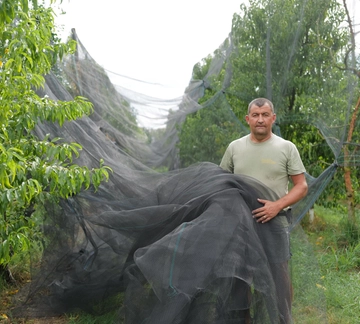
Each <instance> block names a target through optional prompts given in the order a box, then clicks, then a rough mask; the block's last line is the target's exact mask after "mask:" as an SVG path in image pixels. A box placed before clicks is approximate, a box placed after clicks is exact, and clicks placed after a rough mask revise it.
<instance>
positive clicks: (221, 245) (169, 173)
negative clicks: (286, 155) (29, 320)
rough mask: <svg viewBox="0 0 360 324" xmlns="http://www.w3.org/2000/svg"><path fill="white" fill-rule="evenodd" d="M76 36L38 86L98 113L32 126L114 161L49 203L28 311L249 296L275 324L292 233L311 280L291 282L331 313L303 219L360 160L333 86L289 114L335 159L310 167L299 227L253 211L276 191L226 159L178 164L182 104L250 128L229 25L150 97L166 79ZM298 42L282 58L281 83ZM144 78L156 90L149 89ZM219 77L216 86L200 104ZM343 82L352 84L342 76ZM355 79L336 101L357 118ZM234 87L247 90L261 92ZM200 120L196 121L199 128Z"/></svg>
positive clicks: (189, 307) (163, 312)
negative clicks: (114, 66)
mask: <svg viewBox="0 0 360 324" xmlns="http://www.w3.org/2000/svg"><path fill="white" fill-rule="evenodd" d="M300 23H301V22H300ZM299 28H300V27H299ZM72 37H73V38H74V39H75V40H76V41H77V43H78V47H77V52H76V54H75V55H73V56H69V57H66V58H65V60H64V61H63V62H62V63H59V64H58V66H57V67H56V69H54V73H52V74H50V75H47V76H46V84H45V88H44V89H39V90H38V93H39V95H41V96H45V95H46V96H49V97H51V98H53V99H54V100H71V98H73V97H74V96H76V95H81V96H84V97H86V98H88V99H89V100H90V101H91V102H92V103H93V105H94V112H93V113H92V114H91V115H90V116H89V117H84V118H82V119H81V120H78V121H75V122H71V123H65V125H64V126H63V127H61V128H60V127H58V125H56V124H50V123H48V124H41V125H39V126H38V127H37V129H36V135H37V136H39V137H40V138H43V137H44V136H45V135H46V134H50V139H51V138H54V137H61V138H63V139H64V140H65V141H68V142H77V143H79V144H81V145H82V147H83V150H82V152H81V155H80V157H79V158H78V159H77V160H76V163H78V164H80V165H86V166H88V167H90V168H91V167H97V166H98V165H99V161H100V159H103V160H104V161H105V164H106V165H108V166H110V167H111V168H112V170H113V172H112V173H111V176H110V180H109V181H108V182H107V183H104V184H103V185H102V186H101V187H100V188H99V190H98V191H96V192H94V191H92V190H88V191H84V192H82V193H81V194H79V195H77V196H74V197H71V198H70V199H68V200H62V201H61V202H60V204H59V205H57V204H51V203H50V202H49V203H47V204H46V206H45V208H46V215H47V216H46V219H45V221H44V225H43V230H44V233H45V246H46V247H45V250H44V253H43V257H42V260H41V264H40V265H38V264H36V266H35V267H34V269H33V280H32V282H31V284H30V285H29V287H28V289H29V292H28V294H27V298H26V300H25V301H24V304H23V305H21V306H19V308H18V311H19V313H20V314H26V315H27V316H32V315H33V316H39V315H40V316H47V315H51V314H62V313H64V312H71V311H74V310H78V309H82V310H85V311H87V312H91V313H97V314H102V313H104V312H112V311H119V312H118V316H117V319H116V321H119V322H124V323H154V324H155V323H156V324H157V323H208V324H210V323H242V322H244V323H245V317H246V315H244V314H245V313H244V312H242V311H243V310H246V309H250V316H251V318H252V321H253V323H279V322H280V321H281V318H282V317H283V313H282V310H281V307H279V305H278V304H277V302H276V296H277V294H276V287H277V289H280V288H281V285H283V284H284V278H280V279H276V278H274V276H273V275H272V272H271V267H272V266H273V265H275V266H276V265H281V264H284V262H285V263H286V261H287V260H288V259H289V256H290V251H289V250H287V249H286V247H288V241H289V235H290V233H291V240H292V241H293V243H292V244H291V246H292V253H293V257H292V259H291V260H292V261H291V268H292V270H291V273H292V276H293V277H294V278H296V279H297V280H299V281H300V282H301V284H300V286H298V288H297V289H298V290H295V291H294V313H295V315H296V308H297V305H298V304H301V307H308V309H310V308H311V309H313V310H314V311H313V314H312V316H313V318H314V317H316V321H317V322H320V323H324V322H326V315H325V303H324V297H323V295H322V292H321V290H319V289H316V282H317V281H318V280H319V273H318V271H317V267H316V262H315V261H314V257H313V255H312V253H311V249H310V250H309V248H308V246H307V244H306V238H305V237H304V234H303V232H302V231H301V228H300V227H299V226H297V225H298V224H299V222H300V220H301V219H302V218H303V217H304V215H305V214H306V212H307V211H308V209H309V208H310V207H311V206H312V205H313V204H314V202H315V201H316V199H317V198H318V197H319V196H320V194H321V193H322V192H323V190H324V188H325V187H326V186H327V184H328V183H329V182H330V180H331V179H332V177H333V176H334V173H335V170H336V168H337V167H338V166H339V165H341V166H343V165H345V164H347V165H351V166H356V165H359V161H360V159H359V155H358V153H357V151H356V150H354V151H353V154H352V155H351V158H348V157H347V155H345V154H344V143H345V142H346V141H345V134H346V130H347V122H346V119H341V118H336V116H333V115H332V113H331V111H330V110H328V106H327V105H326V103H327V101H326V100H325V99H324V98H321V99H322V100H323V101H324V102H323V104H320V103H319V106H318V107H316V108H317V110H316V112H314V114H308V115H306V114H305V116H304V114H299V115H294V116H293V119H292V120H291V122H293V123H294V122H295V123H297V122H304V120H305V123H307V124H311V125H313V126H314V127H315V128H316V129H318V130H319V131H320V132H321V134H322V136H323V137H324V139H325V141H326V143H327V144H328V146H329V148H330V151H332V152H333V155H334V159H333V161H334V163H332V164H331V165H329V167H328V168H327V169H325V170H324V171H323V172H322V173H321V174H320V175H319V176H317V177H314V176H311V175H310V174H308V175H307V179H308V183H309V194H308V196H307V197H306V198H305V199H303V200H302V201H301V202H299V203H298V204H296V205H295V206H293V218H292V219H291V220H289V221H290V222H289V223H290V226H289V227H286V226H285V227H284V224H286V222H284V218H283V217H284V216H280V217H277V218H275V219H274V221H272V222H269V223H266V224H258V223H257V222H255V221H254V220H253V218H252V215H251V210H253V209H255V208H257V207H258V202H257V200H256V199H257V198H258V197H262V198H265V199H269V200H274V199H276V196H275V194H274V193H273V192H272V190H271V189H270V188H266V187H264V186H263V185H262V184H261V183H259V182H257V181H255V180H254V179H251V178H249V177H246V176H236V175H232V174H229V173H227V172H225V171H223V170H221V169H220V168H219V167H218V163H219V162H220V161H217V162H216V161H196V162H195V163H193V164H192V165H190V166H188V167H181V164H180V159H179V149H178V146H177V144H178V141H179V132H180V131H181V127H182V125H183V123H184V121H185V119H186V116H187V115H189V114H193V113H196V112H198V111H200V110H206V109H217V111H218V116H219V120H220V122H222V123H223V122H229V123H230V124H231V125H232V126H231V127H233V131H234V132H237V133H238V135H239V136H240V135H241V134H245V133H247V132H248V128H247V126H246V125H244V124H243V123H242V122H241V121H240V120H239V118H238V117H237V116H236V115H235V114H234V113H233V111H232V109H231V95H232V94H233V91H234V90H233V89H232V84H231V79H232V78H233V77H234V75H235V74H236V73H237V67H236V61H233V60H232V59H231V58H232V57H233V55H234V53H237V51H239V49H238V48H237V47H236V41H235V40H236V37H238V35H234V34H233V33H230V34H229V36H228V38H226V40H225V41H224V43H223V44H221V46H220V47H219V48H218V49H217V50H216V51H215V52H214V53H213V54H212V61H211V65H210V66H209V68H208V70H207V73H206V75H204V76H203V78H202V79H194V78H193V79H191V80H190V82H189V85H188V87H187V88H186V90H185V93H184V94H183V95H182V96H181V97H179V98H172V99H163V98H156V97H153V96H151V93H156V92H158V91H159V88H160V89H161V88H162V86H161V85H158V84H149V83H146V82H144V81H139V80H134V79H131V78H129V77H126V76H123V75H121V74H116V73H113V72H111V71H105V70H104V69H103V68H101V67H100V66H99V65H98V64H97V63H96V62H95V61H94V60H93V59H92V58H91V56H90V54H89V53H88V52H87V51H86V49H85V47H84V46H83V45H82V43H81V41H80V40H79V38H78V37H77V35H76V32H75V30H73V31H72ZM268 46H270V45H269V44H268ZM294 50H296V49H289V52H290V53H286V55H285V56H286V57H287V58H288V60H285V59H284V62H279V64H283V71H284V76H283V78H284V83H286V75H285V74H286V73H291V68H292V67H291V63H292V60H291V56H292V53H291V51H294ZM269 55H270V54H269ZM269 62H270V61H267V63H268V64H269ZM224 67H225V69H224ZM268 68H270V69H271V66H268ZM224 71H225V72H224ZM220 73H225V75H224V76H223V77H222V79H221V80H222V83H221V86H220V87H218V88H216V87H215V86H213V80H215V79H216V76H218V75H219V74H220ZM352 80H353V79H351V78H350V77H349V83H348V85H347V86H346V87H347V89H350V88H351V87H354V86H355V85H354V83H353V82H352ZM266 82H267V89H268V94H269V95H271V97H273V101H274V104H275V107H278V106H280V107H281V102H278V101H279V100H280V99H277V95H278V93H275V94H272V92H276V91H279V93H281V89H280V90H277V89H271V81H269V80H267V81H266ZM144 87H147V90H146V93H141V92H140V91H139V89H141V88H144ZM209 88H211V89H212V90H213V95H212V96H211V97H210V98H208V99H207V100H206V101H202V103H199V102H201V99H202V98H203V96H204V94H205V92H206V91H205V90H206V89H209ZM270 89H271V91H270ZM339 91H341V92H343V91H344V88H341V87H340V86H339ZM347 91H349V97H348V102H345V103H344V102H340V103H339V102H334V103H333V104H334V105H335V104H336V105H338V106H339V107H342V112H343V116H347V118H349V116H350V111H351V107H352V102H353V101H352V100H353V97H351V96H352V95H353V94H354V93H353V92H352V91H351V90H347ZM237 95H238V96H240V97H241V99H242V100H244V101H247V102H249V101H250V100H251V99H252V98H248V97H247V96H248V95H247V94H241V93H240V94H239V93H238V94H237ZM335 96H336V93H335V94H334V97H335ZM229 98H230V99H229ZM337 111H339V109H338V110H337ZM277 116H278V125H277V128H276V129H275V131H276V132H277V133H278V134H279V135H281V131H280V129H281V125H282V123H289V120H287V119H286V118H289V117H285V115H282V111H281V109H280V110H279V111H277ZM204 127H206V125H205V126H204ZM204 133H205V129H199V137H202V136H204ZM353 144H354V146H356V144H355V143H353ZM284 247H285V248H284ZM297 252H299V253H307V254H308V258H307V260H308V263H306V264H304V263H303V264H299V263H297V256H296V253H297ZM302 262H303V261H302ZM249 287H250V288H249ZM314 314H315V315H314ZM295 315H294V316H295ZM300 318H301V316H300V317H299V318H298V322H299V323H301V319H300ZM302 320H303V322H304V323H308V322H306V318H305V319H302Z"/></svg>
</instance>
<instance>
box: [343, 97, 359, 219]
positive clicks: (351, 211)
mask: <svg viewBox="0 0 360 324" xmlns="http://www.w3.org/2000/svg"><path fill="white" fill-rule="evenodd" d="M359 106H360V98H359V99H358V101H357V103H356V106H355V109H354V111H353V114H352V116H351V121H350V125H349V132H348V136H347V143H351V139H352V134H353V132H354V128H355V123H356V118H357V113H358V111H359ZM349 157H350V152H349V148H348V146H347V145H346V146H345V149H344V172H345V173H344V180H345V187H346V196H347V207H348V219H349V222H351V223H352V224H355V223H356V218H355V197H354V188H353V186H352V183H351V167H350V164H349Z"/></svg>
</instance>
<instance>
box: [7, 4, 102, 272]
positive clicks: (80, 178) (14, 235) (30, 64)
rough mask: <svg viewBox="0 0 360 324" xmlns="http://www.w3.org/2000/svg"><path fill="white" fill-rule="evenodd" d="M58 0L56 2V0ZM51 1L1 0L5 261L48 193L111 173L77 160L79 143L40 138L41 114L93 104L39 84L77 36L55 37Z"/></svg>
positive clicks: (33, 225)
mask: <svg viewBox="0 0 360 324" xmlns="http://www.w3.org/2000/svg"><path fill="white" fill-rule="evenodd" d="M52 3H53V1H52V2H51V4H52ZM54 30H55V26H54V13H53V10H52V8H51V7H44V6H40V5H38V4H37V1H35V0H34V1H31V2H30V1H28V0H3V1H1V2H0V106H1V109H0V269H2V271H4V270H5V269H6V266H7V265H8V263H9V262H10V261H11V259H12V257H13V256H15V255H16V254H18V253H20V252H23V251H27V250H28V249H29V248H30V247H31V245H32V244H34V240H33V239H34V237H35V236H36V235H38V234H39V232H38V229H37V225H38V224H37V221H36V219H37V218H36V217H34V214H33V213H34V211H35V210H36V207H37V206H38V205H39V204H41V203H43V202H44V201H46V200H47V199H55V200H56V199H59V198H67V197H69V196H71V195H74V194H76V193H78V192H79V191H80V190H83V189H87V188H89V187H90V186H94V187H95V189H96V188H97V187H98V186H99V185H100V183H101V181H103V180H107V178H108V170H109V168H108V167H106V166H103V165H102V163H103V162H102V161H100V165H99V168H98V169H89V168H87V167H86V166H79V165H76V164H74V163H73V158H76V157H77V156H78V155H79V151H80V150H81V146H80V145H78V144H76V143H65V142H64V141H62V140H61V139H58V138H55V139H52V140H49V138H44V139H39V138H37V137H36V136H34V135H33V130H34V128H35V126H36V124H37V123H39V122H52V123H58V124H59V125H60V126H62V125H63V123H64V122H65V121H72V120H75V119H78V118H80V117H82V116H84V115H88V114H90V113H91V111H92V104H91V103H90V102H89V101H87V100H86V99H85V98H82V97H76V98H75V99H74V100H73V101H68V102H63V101H54V100H51V99H49V98H48V97H45V98H40V97H39V96H38V95H37V94H36V91H35V90H36V89H37V88H39V87H42V86H43V85H44V77H43V76H44V75H46V74H47V73H49V71H50V69H51V67H52V66H53V65H54V63H55V62H56V61H57V60H61V59H62V58H63V56H64V55H65V54H68V53H72V52H73V51H74V49H75V46H76V43H75V42H73V41H70V42H69V43H67V44H63V43H61V42H60V41H59V40H58V38H57V37H56V33H55V31H54ZM7 273H8V272H7Z"/></svg>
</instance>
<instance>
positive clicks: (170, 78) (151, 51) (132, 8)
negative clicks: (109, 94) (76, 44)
mask: <svg viewBox="0 0 360 324" xmlns="http://www.w3.org/2000/svg"><path fill="white" fill-rule="evenodd" d="M241 2H242V1H241V0H221V1H219V0H182V1H180V0H177V1H175V0H172V1H171V0H102V1H98V0H70V1H69V0H63V3H62V5H61V8H63V9H64V10H65V11H66V14H65V15H59V16H58V18H57V20H56V23H57V24H60V25H65V31H64V33H65V34H66V35H68V34H69V32H70V30H71V28H75V30H76V32H77V35H78V37H79V39H80V40H81V42H82V43H83V45H84V46H85V48H86V49H87V50H88V52H89V53H90V55H91V56H92V58H93V59H95V61H96V62H97V63H98V64H99V65H101V66H102V67H104V68H105V69H107V70H110V71H113V72H116V73H119V74H122V75H126V76H129V77H132V78H136V79H139V80H143V81H147V82H155V83H161V84H163V85H166V86H168V87H170V88H174V89H175V92H174V95H175V96H176V94H177V95H178V96H181V95H182V94H183V92H184V89H185V88H186V86H187V85H188V84H189V81H190V78H191V74H192V69H193V66H194V65H195V64H196V63H197V62H199V61H201V59H202V58H204V57H206V56H207V55H208V54H211V53H213V51H214V50H216V49H217V48H218V47H219V46H220V44H221V43H222V42H223V41H224V40H225V39H226V37H227V36H228V35H229V33H230V31H231V23H232V17H233V14H234V13H235V12H239V10H240V3H241Z"/></svg>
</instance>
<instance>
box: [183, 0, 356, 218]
mask: <svg viewBox="0 0 360 324" xmlns="http://www.w3.org/2000/svg"><path fill="white" fill-rule="evenodd" d="M230 42H231V46H233V48H234V49H233V50H232V51H231V55H229V57H228V59H227V60H226V62H225V64H224V66H223V69H222V70H221V72H220V73H219V74H218V75H216V76H213V77H212V79H211V80H212V81H211V83H210V85H209V86H208V87H207V89H206V92H205V96H204V98H203V99H202V102H201V103H202V104H203V105H204V107H206V109H202V110H199V111H198V112H197V113H195V114H193V115H191V116H188V117H187V119H186V122H185V123H184V126H183V127H182V130H181V134H180V141H179V149H180V156H181V163H182V166H187V165H189V164H191V163H193V162H195V161H194V158H195V159H196V160H205V161H212V162H214V163H219V162H220V159H221V157H222V154H223V152H224V151H225V149H226V147H227V145H228V144H229V142H230V141H232V140H234V139H236V138H238V137H239V136H241V135H243V134H244V133H246V132H247V129H246V127H245V126H244V125H242V121H243V120H244V117H245V115H246V112H247V105H248V103H249V102H250V101H251V100H252V99H253V98H256V97H267V98H270V99H272V101H273V102H274V105H275V107H276V113H277V126H276V127H275V129H274V131H275V132H278V133H280V134H281V136H283V137H284V138H286V139H289V140H291V141H293V142H294V143H295V144H296V145H297V147H298V148H299V151H300V153H301V156H302V158H303V160H304V163H305V165H306V167H307V170H308V172H309V173H310V174H311V175H312V176H315V177H317V176H318V175H320V174H321V173H322V172H323V171H324V169H325V168H327V167H328V166H329V165H330V164H331V163H333V162H334V161H335V160H336V162H337V163H339V165H340V167H341V168H339V172H337V174H336V176H335V179H334V181H333V183H332V185H331V186H329V187H328V188H327V190H326V191H325V192H324V194H323V195H322V197H321V199H320V201H319V202H321V203H324V204H325V203H326V204H328V205H329V204H337V203H339V202H340V201H343V200H344V199H347V201H348V207H349V208H348V211H349V218H350V219H352V220H355V206H356V205H357V204H359V202H360V196H359V194H358V192H359V190H358V189H359V188H360V186H359V185H360V184H359V180H358V179H359V178H360V173H359V169H358V168H356V166H357V165H359V163H360V161H359V157H358V153H357V151H358V145H356V143H359V141H360V122H359V118H358V110H359V103H357V99H358V98H359V81H360V80H359V75H360V74H359V64H360V60H359V57H358V58H357V60H356V58H355V56H354V53H355V33H354V31H353V29H352V22H351V20H350V15H349V12H348V10H347V7H346V2H345V0H344V2H343V3H342V4H341V3H339V2H338V1H334V0H309V1H302V0H292V1H283V0H272V1H267V0H250V1H249V5H248V6H245V5H242V6H241V11H240V13H239V14H235V15H234V17H233V24H232V33H231V39H229V46H230ZM221 54H222V53H221ZM216 55H217V53H216V52H215V53H214V57H216ZM212 63H213V57H212V56H209V57H207V58H206V59H204V60H203V61H202V62H201V63H199V64H197V65H196V66H195V68H194V71H193V78H195V79H200V80H202V79H203V78H204V76H205V75H206V74H207V72H208V70H209V69H210V66H211V64H212ZM229 76H230V78H231V79H230V83H229V86H228V85H227V83H226V82H228V78H229ZM224 84H226V86H225V87H224ZM222 94H223V95H222ZM215 97H217V99H216V100H211V98H215ZM230 111H231V112H232V113H233V116H231V113H230ZM349 112H350V115H351V117H352V118H349V117H350V115H349ZM234 117H236V118H234ZM350 121H351V122H350ZM240 124H241V125H240ZM200 130H201V131H200ZM199 132H202V134H203V136H202V137H199V136H198V134H199ZM346 138H347V139H346ZM344 139H346V140H344ZM344 176H345V179H346V182H344V178H343V177H344ZM341 179H342V180H341ZM329 197H331V198H332V199H328V198H329Z"/></svg>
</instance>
